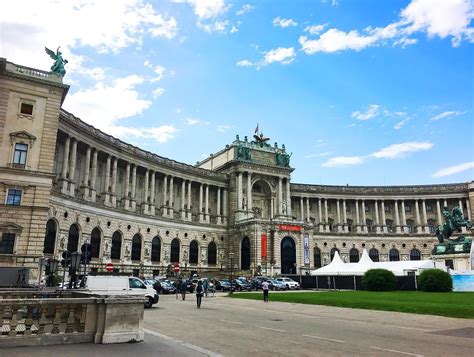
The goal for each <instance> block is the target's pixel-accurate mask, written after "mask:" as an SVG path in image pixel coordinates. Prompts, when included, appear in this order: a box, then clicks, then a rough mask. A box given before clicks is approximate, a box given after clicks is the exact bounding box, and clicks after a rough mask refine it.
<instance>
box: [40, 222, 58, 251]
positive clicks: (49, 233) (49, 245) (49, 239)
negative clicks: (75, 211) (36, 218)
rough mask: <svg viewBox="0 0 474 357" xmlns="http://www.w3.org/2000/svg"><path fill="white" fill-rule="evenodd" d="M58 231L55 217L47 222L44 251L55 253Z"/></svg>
mask: <svg viewBox="0 0 474 357" xmlns="http://www.w3.org/2000/svg"><path fill="white" fill-rule="evenodd" d="M56 232H57V227H56V221H55V220H54V219H50V220H49V221H48V222H47V223H46V235H45V237H44V247H43V253H45V254H54V247H55V245H56Z"/></svg>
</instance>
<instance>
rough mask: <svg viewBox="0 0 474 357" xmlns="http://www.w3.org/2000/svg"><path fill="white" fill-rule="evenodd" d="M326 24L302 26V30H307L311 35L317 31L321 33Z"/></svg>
mask: <svg viewBox="0 0 474 357" xmlns="http://www.w3.org/2000/svg"><path fill="white" fill-rule="evenodd" d="M326 26H327V24H323V25H312V26H306V27H305V28H304V31H305V32H309V33H310V34H311V35H318V34H319V33H321V31H323V30H324V28H325V27H326Z"/></svg>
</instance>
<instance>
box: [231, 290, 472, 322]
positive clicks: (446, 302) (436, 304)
mask: <svg viewBox="0 0 474 357" xmlns="http://www.w3.org/2000/svg"><path fill="white" fill-rule="evenodd" d="M231 297H232V298H237V299H254V300H263V294H262V293H261V292H260V293H234V294H233V295H232V296H231ZM270 301H281V302H291V303H299V304H314V305H327V306H339V307H349V308H358V309H368V310H385V311H400V312H409V313H413V314H425V315H440V316H449V317H460V318H465V319H474V293H425V292H416V291H393V292H371V291H327V292H295V293H282V294H272V293H271V292H270Z"/></svg>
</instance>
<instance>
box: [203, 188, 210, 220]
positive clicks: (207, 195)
mask: <svg viewBox="0 0 474 357" xmlns="http://www.w3.org/2000/svg"><path fill="white" fill-rule="evenodd" d="M205 202H206V203H205V205H204V207H205V210H206V211H205V214H204V220H205V221H206V222H207V223H209V222H210V214H209V185H206V200H205Z"/></svg>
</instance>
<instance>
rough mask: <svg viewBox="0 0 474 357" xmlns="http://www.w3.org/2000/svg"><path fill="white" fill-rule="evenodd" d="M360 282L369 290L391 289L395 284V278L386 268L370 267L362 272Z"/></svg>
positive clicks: (393, 288)
mask: <svg viewBox="0 0 474 357" xmlns="http://www.w3.org/2000/svg"><path fill="white" fill-rule="evenodd" d="M362 284H364V286H365V288H366V289H367V290H369V291H391V290H395V287H396V286H397V278H396V277H395V275H394V274H393V273H392V272H391V271H390V270H386V269H370V270H367V272H366V273H365V274H364V278H363V279H362Z"/></svg>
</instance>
